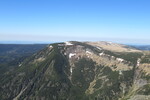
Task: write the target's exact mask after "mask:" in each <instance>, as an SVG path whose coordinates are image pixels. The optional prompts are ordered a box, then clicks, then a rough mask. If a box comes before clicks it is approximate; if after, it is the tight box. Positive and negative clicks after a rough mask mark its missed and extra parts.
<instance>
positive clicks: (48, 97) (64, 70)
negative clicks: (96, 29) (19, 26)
mask: <svg viewBox="0 0 150 100" xmlns="http://www.w3.org/2000/svg"><path fill="white" fill-rule="evenodd" d="M145 50H147V51H145ZM148 50H150V46H133V45H132V46H127V45H122V44H116V43H111V42H105V41H101V42H77V41H69V42H60V43H53V44H48V45H46V44H45V45H44V44H43V45H42V44H41V45H6V44H2V45H0V100H150V51H148Z"/></svg>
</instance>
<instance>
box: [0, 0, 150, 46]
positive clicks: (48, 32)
mask: <svg viewBox="0 0 150 100" xmlns="http://www.w3.org/2000/svg"><path fill="white" fill-rule="evenodd" d="M149 5H150V1H149V0H1V1H0V41H44V42H48V41H50V42H51V41H53V42H57V41H69V40H77V41H101V40H102V41H105V40H106V41H112V42H119V43H141V44H150V6H149Z"/></svg>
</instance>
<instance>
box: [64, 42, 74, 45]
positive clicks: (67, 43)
mask: <svg viewBox="0 0 150 100" xmlns="http://www.w3.org/2000/svg"><path fill="white" fill-rule="evenodd" d="M65 43H66V45H73V44H72V43H70V42H65Z"/></svg>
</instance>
